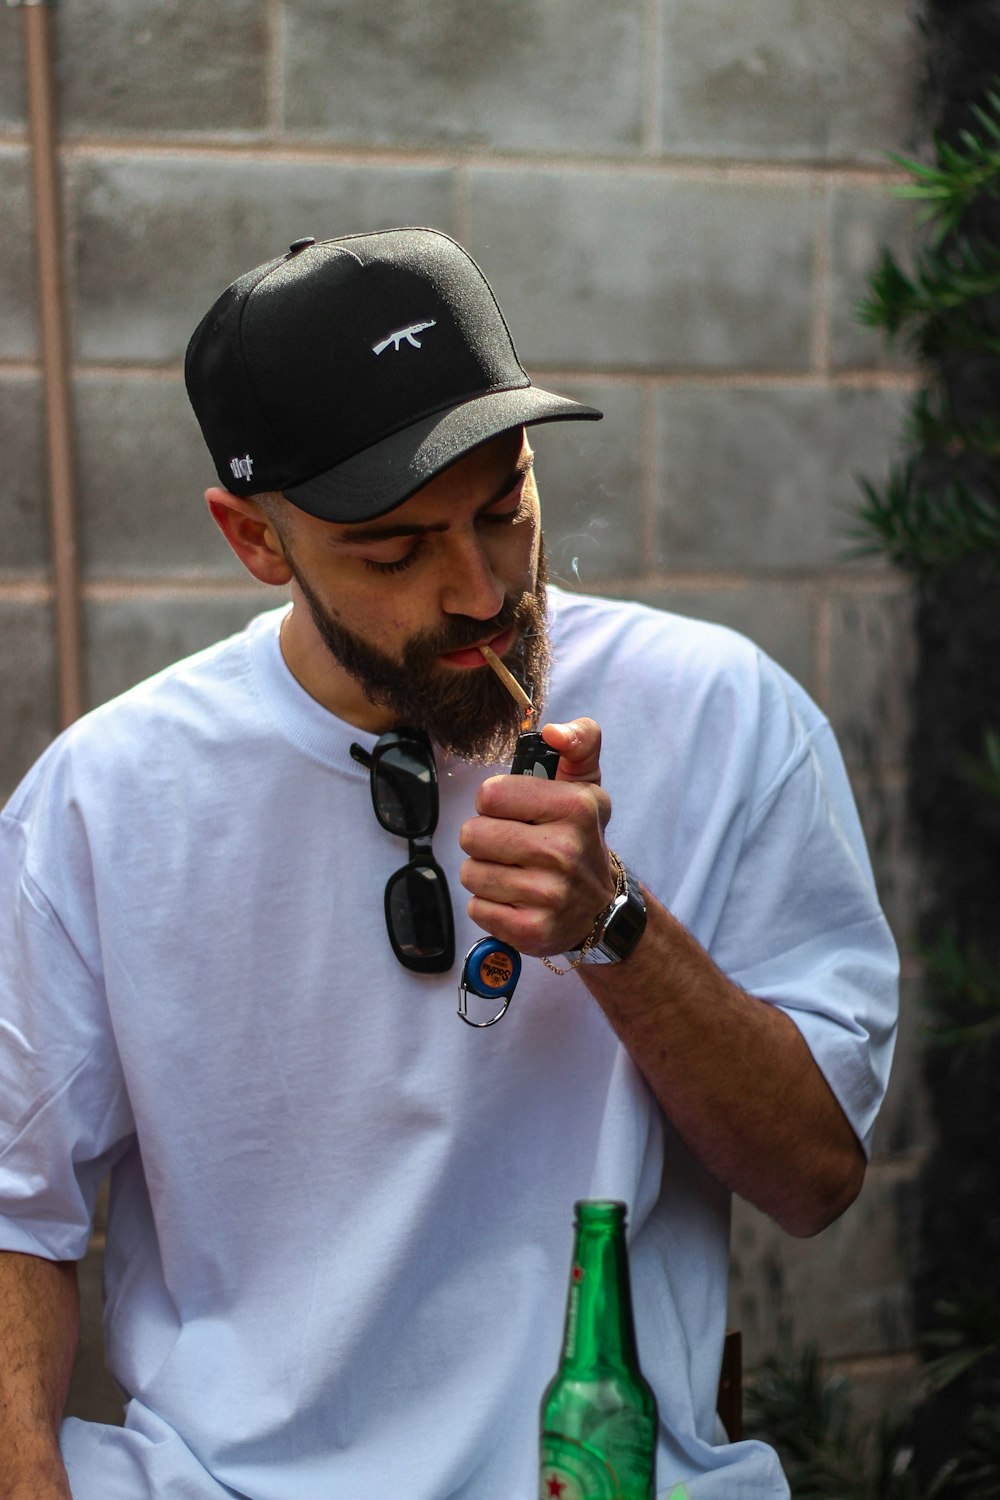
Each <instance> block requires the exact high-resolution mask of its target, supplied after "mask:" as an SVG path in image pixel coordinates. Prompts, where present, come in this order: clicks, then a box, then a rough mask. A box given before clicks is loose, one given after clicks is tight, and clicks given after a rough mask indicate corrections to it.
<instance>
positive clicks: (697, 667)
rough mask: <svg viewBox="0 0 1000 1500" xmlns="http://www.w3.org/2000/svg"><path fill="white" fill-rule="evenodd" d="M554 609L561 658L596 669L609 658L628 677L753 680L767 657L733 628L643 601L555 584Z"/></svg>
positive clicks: (553, 622) (556, 636)
mask: <svg viewBox="0 0 1000 1500" xmlns="http://www.w3.org/2000/svg"><path fill="white" fill-rule="evenodd" d="M550 608H551V617H552V629H553V639H554V641H555V643H556V654H557V662H559V661H562V662H574V661H576V660H579V661H580V663H581V664H585V663H587V662H589V663H590V665H591V667H593V666H595V665H596V663H597V662H599V661H601V660H605V659H607V658H609V657H610V658H612V659H614V661H615V663H616V665H619V666H624V665H627V667H628V671H629V676H630V677H633V676H639V677H641V676H644V675H645V674H646V672H647V671H648V672H650V673H652V674H654V675H655V676H656V677H657V678H658V679H659V680H662V677H663V674H664V673H665V672H668V673H669V674H670V675H671V676H682V675H686V674H689V673H693V674H695V675H697V676H698V678H699V679H700V680H702V681H704V680H705V679H706V677H712V676H715V675H719V676H722V677H725V678H728V679H732V678H733V677H734V676H735V677H736V678H747V679H750V678H755V677H756V675H757V673H758V671H759V668H760V663H761V661H762V660H766V658H764V656H763V653H762V652H761V651H760V649H759V648H758V647H757V646H756V645H755V643H754V642H753V641H752V640H750V639H749V638H748V637H747V636H745V635H741V634H740V632H739V631H737V630H733V629H731V628H730V627H729V626H726V625H719V624H716V623H714V622H712V621H710V620H703V619H696V618H694V617H692V616H689V615H681V614H677V613H675V612H674V611H672V610H670V609H667V608H662V607H657V606H653V605H650V604H646V603H644V602H642V601H640V600H630V599H613V598H606V597H602V596H600V595H596V594H571V593H568V592H567V591H565V590H563V589H559V588H553V589H550Z"/></svg>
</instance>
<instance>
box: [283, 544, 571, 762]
mask: <svg viewBox="0 0 1000 1500" xmlns="http://www.w3.org/2000/svg"><path fill="white" fill-rule="evenodd" d="M285 557H286V560H287V562H288V566H289V567H290V568H291V570H292V574H293V576H294V578H295V581H296V583H297V584H298V586H299V588H300V589H301V591H302V596H303V598H304V599H305V601H306V604H307V605H308V608H309V612H310V614H311V616H312V619H313V623H314V625H315V626H316V629H317V631H318V632H319V634H320V637H321V638H322V640H323V643H324V645H325V646H326V648H327V650H328V651H329V652H330V654H331V656H333V658H334V659H335V660H336V661H337V662H338V663H339V664H340V666H342V667H343V668H344V670H345V671H346V672H349V673H350V675H351V676H352V677H353V678H354V679H355V680H356V681H357V682H358V683H359V684H360V686H361V688H362V690H363V692H364V694H365V697H366V698H367V699H368V701H369V703H372V704H375V705H376V706H377V707H379V708H386V709H388V710H389V711H390V712H391V713H392V714H393V715H394V716H395V718H396V720H397V723H398V725H404V724H405V725H409V726H412V727H413V728H415V729H422V730H424V732H425V733H426V734H428V735H429V736H430V738H431V739H432V740H435V741H436V742H437V744H438V745H440V747H441V749H442V750H443V751H444V752H445V753H446V754H449V755H455V756H458V758H459V759H461V760H466V761H471V762H472V763H473V764H476V765H496V764H497V763H498V762H500V761H507V760H509V759H510V758H511V756H512V755H513V753H514V746H515V744H516V741H517V736H518V732H519V731H520V729H521V727H522V721H523V718H524V710H523V709H522V708H521V706H520V704H518V703H516V702H515V701H514V699H513V698H512V697H511V695H510V693H509V692H508V691H507V689H506V688H505V687H504V686H503V684H502V683H501V682H500V681H499V680H498V678H497V677H496V675H495V674H494V673H493V672H492V671H491V670H490V668H489V667H488V666H486V664H485V662H484V663H483V668H482V669H481V670H480V669H478V668H464V669H463V668H461V667H446V666H442V664H441V662H440V661H439V660H438V657H439V656H440V655H441V654H442V653H443V652H446V651H459V650H461V649H462V648H463V647H467V646H474V645H477V644H478V643H479V642H480V641H483V640H490V639H492V638H493V637H494V636H497V635H499V634H500V633H501V632H502V631H505V630H508V629H509V628H510V627H511V626H512V625H513V626H515V627H516V628H517V639H516V642H515V645H514V648H513V650H512V651H511V652H509V653H508V655H507V657H506V658H505V665H506V666H507V667H508V668H510V670H511V671H512V672H513V673H514V676H515V677H517V678H518V680H519V681H520V682H521V683H522V685H523V686H524V687H525V688H526V689H527V691H528V693H529V695H530V697H531V700H532V704H533V706H534V709H535V714H536V717H535V722H536V723H537V722H538V719H537V713H538V712H539V711H540V709H541V706H542V702H543V699H544V696H545V688H546V683H547V680H548V671H549V665H550V649H549V639H548V629H547V622H546V605H545V601H546V593H545V584H546V580H547V578H548V572H547V568H546V564H545V548H544V543H543V544H541V545H540V548H539V556H538V575H537V579H536V583H535V587H534V589H526V590H525V591H524V592H523V593H522V594H521V595H519V596H514V595H509V594H508V595H506V596H505V598H504V602H503V606H502V607H501V609H500V611H499V612H498V613H497V614H496V615H495V616H494V617H493V619H491V620H476V619H473V618H472V617H471V616H468V615H456V616H454V618H453V619H452V620H451V621H450V622H449V624H448V626H447V628H446V629H443V630H440V631H421V632H420V633H419V634H418V635H415V636H412V637H411V638H410V640H409V641H408V642H407V644H406V646H405V647H404V648H403V652H402V656H401V658H400V660H399V661H396V660H394V659H393V658H392V657H391V656H387V655H386V654H385V653H384V652H382V651H380V650H379V649H378V647H377V646H373V645H371V644H370V643H369V642H368V641H366V640H363V639H362V638H361V636H359V635H356V634H355V633H354V632H353V631H352V630H350V629H348V627H347V626H346V625H345V624H344V623H343V622H342V620H341V619H340V618H339V616H338V615H337V613H336V611H335V610H333V609H332V608H330V607H329V606H327V605H325V604H323V602H322V601H321V600H320V599H319V597H318V596H317V594H316V593H315V591H314V590H313V589H312V587H311V586H310V585H309V583H307V581H306V580H305V579H304V578H303V576H302V574H301V572H300V571H299V569H298V567H297V565H296V563H295V561H294V559H293V557H292V555H291V553H290V551H289V549H288V547H287V545H286V546H285Z"/></svg>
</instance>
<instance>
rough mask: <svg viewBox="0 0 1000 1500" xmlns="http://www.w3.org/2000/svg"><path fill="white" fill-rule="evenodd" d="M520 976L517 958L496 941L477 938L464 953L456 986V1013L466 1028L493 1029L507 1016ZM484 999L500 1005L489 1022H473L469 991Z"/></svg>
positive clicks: (513, 949)
mask: <svg viewBox="0 0 1000 1500" xmlns="http://www.w3.org/2000/svg"><path fill="white" fill-rule="evenodd" d="M520 977H521V955H520V953H518V951H517V949H516V948H512V947H511V946H510V944H509V943H501V941H500V939H499V938H493V937H487V938H481V939H480V941H479V942H478V943H476V944H475V946H474V947H472V948H470V949H469V951H468V953H467V954H466V958H465V963H464V964H463V965H462V978H461V979H460V981H459V985H458V1014H459V1015H460V1016H461V1018H462V1020H463V1021H464V1022H465V1024H466V1026H476V1027H479V1028H480V1029H481V1028H482V1027H484V1026H495V1025H496V1023H497V1022H498V1021H499V1020H500V1018H501V1017H502V1016H504V1015H506V1013H507V1007H508V1005H509V1004H510V997H511V995H513V993H514V989H515V986H516V985H517V981H518V980H519V979H520ZM470 990H471V991H472V993H473V994H474V995H480V996H482V998H483V999H484V1000H496V999H501V998H502V999H503V1005H502V1006H501V1007H500V1009H499V1010H498V1011H497V1013H496V1015H495V1016H493V1017H492V1018H491V1019H490V1020H489V1021H473V1020H472V1019H471V1018H470V1016H469V1010H468V1005H469V991H470Z"/></svg>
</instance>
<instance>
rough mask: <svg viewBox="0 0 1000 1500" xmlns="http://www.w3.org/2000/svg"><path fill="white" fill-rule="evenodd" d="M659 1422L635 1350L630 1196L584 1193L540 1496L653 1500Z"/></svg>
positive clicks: (549, 1398)
mask: <svg viewBox="0 0 1000 1500" xmlns="http://www.w3.org/2000/svg"><path fill="white" fill-rule="evenodd" d="M656 1428H657V1418H656V1399H655V1397H654V1396H653V1392H652V1390H651V1389H650V1387H649V1384H648V1383H647V1381H646V1380H644V1379H643V1375H642V1371H641V1370H640V1369H639V1359H638V1355H637V1353H636V1345H635V1326H634V1323H633V1321H632V1293H631V1288H630V1285H629V1274H628V1251H627V1249H626V1246H625V1204H624V1203H606V1202H601V1201H588V1200H584V1201H582V1202H580V1203H577V1205H576V1242H575V1245H574V1249H573V1266H572V1270H571V1271H570V1279H569V1297H568V1299H567V1304H566V1332H565V1336H564V1338H563V1352H562V1359H561V1361H560V1364H559V1369H558V1370H557V1371H556V1376H555V1379H554V1380H553V1381H552V1382H551V1384H550V1385H549V1387H548V1389H547V1390H546V1392H545V1395H544V1396H543V1397H542V1414H541V1468H540V1480H539V1496H540V1500H653V1497H654V1495H655V1469H656Z"/></svg>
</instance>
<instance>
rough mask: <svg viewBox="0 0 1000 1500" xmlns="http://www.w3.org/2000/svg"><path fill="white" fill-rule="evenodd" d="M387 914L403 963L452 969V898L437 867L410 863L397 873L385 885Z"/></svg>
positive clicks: (424, 967)
mask: <svg viewBox="0 0 1000 1500" xmlns="http://www.w3.org/2000/svg"><path fill="white" fill-rule="evenodd" d="M385 914H386V921H387V923H388V926H389V933H390V936H391V938H392V945H393V948H394V949H395V950H396V956H397V957H398V958H399V959H400V961H401V962H402V963H404V964H406V965H407V967H409V968H414V969H423V970H426V971H428V972H443V971H444V970H445V969H450V968H451V965H452V961H453V959H454V954H455V937H454V929H453V923H452V916H451V898H450V896H449V895H448V887H447V884H446V882H445V877H444V873H443V871H442V870H441V869H440V868H439V867H438V866H437V865H432V864H409V865H405V866H404V867H403V869H401V870H397V871H396V873H395V875H393V876H392V878H391V879H390V881H389V884H388V885H387V886H386V890H385Z"/></svg>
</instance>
